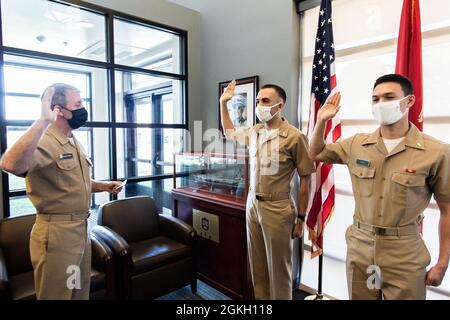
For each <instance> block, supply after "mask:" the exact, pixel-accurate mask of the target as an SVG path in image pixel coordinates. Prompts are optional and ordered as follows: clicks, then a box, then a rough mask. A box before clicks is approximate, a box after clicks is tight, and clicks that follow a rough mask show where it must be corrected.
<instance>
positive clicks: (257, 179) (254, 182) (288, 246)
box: [220, 81, 314, 300]
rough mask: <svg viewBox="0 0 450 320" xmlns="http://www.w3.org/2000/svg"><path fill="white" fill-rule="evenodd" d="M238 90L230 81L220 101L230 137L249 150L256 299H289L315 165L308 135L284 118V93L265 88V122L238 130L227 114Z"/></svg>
mask: <svg viewBox="0 0 450 320" xmlns="http://www.w3.org/2000/svg"><path fill="white" fill-rule="evenodd" d="M235 85H236V82H235V81H233V82H231V83H230V84H229V85H228V87H227V88H226V89H225V91H224V93H223V95H222V96H221V99H220V103H221V117H222V126H223V128H224V130H225V134H226V137H227V138H229V139H234V140H237V141H239V142H240V143H241V144H245V145H249V154H250V188H249V194H248V198H247V243H248V253H249V260H250V269H251V275H252V281H253V287H254V293H255V298H256V299H284V300H290V299H292V258H293V255H292V253H293V241H292V238H295V237H301V235H302V233H303V222H304V219H305V215H306V208H307V205H308V191H309V176H310V174H311V173H312V172H314V163H313V162H312V161H311V160H310V158H309V156H308V143H307V140H306V138H305V136H304V135H303V134H302V133H301V132H300V131H299V130H298V129H297V128H295V127H293V126H291V125H290V124H289V123H288V122H287V121H286V120H285V119H284V118H282V117H281V116H280V112H281V110H282V109H283V108H284V105H285V102H286V93H285V92H284V90H283V89H282V88H280V87H279V86H276V85H266V86H264V87H262V89H261V90H260V91H259V93H258V96H257V98H256V102H257V105H258V106H257V108H256V114H257V116H258V119H259V120H260V121H261V122H262V123H260V124H257V125H255V126H254V127H252V128H238V129H235V128H234V125H233V123H232V121H231V119H230V117H229V114H228V109H227V101H229V100H230V99H231V98H232V97H233V93H234V88H235ZM295 171H297V172H298V174H299V176H301V179H300V193H299V199H300V200H299V201H300V204H299V210H298V211H297V209H296V205H295V202H294V200H293V199H292V197H291V189H292V178H293V176H294V173H295ZM296 215H297V217H296Z"/></svg>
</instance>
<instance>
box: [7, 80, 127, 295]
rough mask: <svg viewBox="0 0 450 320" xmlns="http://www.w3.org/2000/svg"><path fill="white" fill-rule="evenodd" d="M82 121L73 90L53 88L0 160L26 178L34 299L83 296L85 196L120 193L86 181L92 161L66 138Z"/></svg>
mask: <svg viewBox="0 0 450 320" xmlns="http://www.w3.org/2000/svg"><path fill="white" fill-rule="evenodd" d="M86 120H87V111H86V109H84V108H83V106H82V101H81V98H80V93H79V91H78V89H76V88H75V87H72V86H69V85H66V84H54V85H52V86H51V87H49V88H48V89H47V90H46V91H45V93H44V95H43V97H42V112H41V118H40V119H39V120H37V121H36V122H35V123H34V124H33V125H32V126H31V128H30V129H29V130H28V131H27V132H26V133H25V134H24V135H23V136H22V137H21V138H20V139H19V140H18V141H17V142H16V143H15V144H14V145H13V146H12V147H11V148H10V149H9V150H8V151H7V152H6V153H5V155H4V156H3V158H2V163H1V166H2V169H3V170H5V171H7V172H11V173H13V174H16V175H18V176H25V177H26V188H27V194H28V196H29V198H30V200H31V202H32V203H33V205H34V206H35V207H36V210H37V216H36V222H35V224H34V226H33V230H32V232H31V238H30V255H31V262H32V265H33V269H34V278H35V279H34V280H35V288H36V296H37V298H38V299H52V300H54V299H64V300H71V299H73V300H78V299H83V300H85V299H88V298H89V287H90V272H91V247H90V241H89V235H88V232H87V218H88V217H89V208H90V198H91V192H100V191H108V192H110V193H118V192H119V191H120V190H121V186H120V182H100V181H94V180H91V173H90V169H91V167H92V163H91V161H90V160H89V158H88V156H87V155H86V153H85V151H84V150H83V148H82V146H81V144H80V143H79V142H78V141H77V139H75V137H74V136H73V135H72V130H73V129H77V128H78V127H80V126H82V125H83V124H84V123H85V122H86Z"/></svg>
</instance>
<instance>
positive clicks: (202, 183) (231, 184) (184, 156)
mask: <svg viewBox="0 0 450 320" xmlns="http://www.w3.org/2000/svg"><path fill="white" fill-rule="evenodd" d="M174 158H175V159H174V173H176V174H177V176H178V179H174V189H177V191H179V190H181V189H184V191H186V192H190V193H195V194H196V195H203V196H205V197H211V196H214V198H217V197H219V198H221V197H222V198H223V199H226V200H233V199H234V200H237V201H239V202H242V201H244V202H245V200H246V199H247V193H248V156H246V155H239V154H208V153H177V154H175V155H174Z"/></svg>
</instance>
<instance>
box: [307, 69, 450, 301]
mask: <svg viewBox="0 0 450 320" xmlns="http://www.w3.org/2000/svg"><path fill="white" fill-rule="evenodd" d="M340 98H341V97H340V93H339V92H336V93H334V94H332V95H330V97H329V98H328V99H327V101H326V102H325V104H324V105H323V107H322V108H321V109H320V110H319V112H318V115H317V125H316V128H315V131H314V135H313V138H312V140H311V149H310V154H311V157H312V158H313V159H314V160H316V161H323V162H326V163H337V164H345V165H347V166H348V168H349V171H350V176H351V180H352V186H353V191H354V195H355V212H354V223H353V225H352V226H350V227H349V228H348V229H347V232H346V240H347V284H348V291H349V296H350V298H351V299H382V298H384V299H425V296H426V285H431V286H439V285H440V284H441V282H442V279H443V278H444V275H445V272H446V269H447V267H448V262H449V257H450V167H449V164H450V148H449V145H448V144H445V143H443V142H441V141H438V140H436V139H434V138H432V137H430V136H428V135H426V134H423V133H421V132H420V131H419V130H418V129H417V128H416V127H415V126H414V124H412V123H410V122H409V121H408V109H409V108H410V107H412V106H413V105H414V102H415V96H414V94H413V86H412V84H411V82H410V81H409V79H407V78H405V77H403V76H401V75H398V74H389V75H385V76H382V77H380V78H379V79H377V80H376V82H375V85H374V89H373V95H372V113H373V116H374V118H375V120H376V121H377V122H378V123H379V124H380V127H379V128H378V129H377V130H376V131H375V132H374V133H372V134H365V133H363V134H356V135H354V136H352V137H350V138H348V139H344V140H342V141H340V142H338V143H333V144H328V145H326V144H325V141H324V139H323V136H324V130H325V123H326V121H328V120H329V119H331V118H333V117H334V116H335V115H336V113H337V112H338V111H339V108H340V106H339V102H340ZM432 195H433V196H434V198H435V200H436V202H437V204H438V207H439V209H440V213H441V218H440V226H439V239H440V250H439V258H438V260H437V263H436V265H435V266H434V267H432V268H431V269H430V270H428V272H427V270H426V267H427V266H428V265H429V264H430V261H431V257H430V254H429V252H428V250H427V248H426V246H425V243H424V241H423V240H422V237H421V234H420V226H419V224H420V221H421V219H422V213H423V211H424V210H425V209H426V208H427V206H428V204H429V202H430V199H431V196H432Z"/></svg>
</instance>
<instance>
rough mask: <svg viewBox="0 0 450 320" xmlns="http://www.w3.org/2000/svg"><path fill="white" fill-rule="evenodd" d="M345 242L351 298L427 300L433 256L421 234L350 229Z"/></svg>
mask: <svg viewBox="0 0 450 320" xmlns="http://www.w3.org/2000/svg"><path fill="white" fill-rule="evenodd" d="M346 240H347V263H346V264H347V286H348V293H349V298H350V299H352V300H380V299H386V300H410V299H412V300H424V299H425V297H426V285H425V276H426V267H427V266H428V265H429V264H430V261H431V257H430V254H429V252H428V249H427V248H426V246H425V243H424V241H423V240H422V237H421V236H420V234H417V235H403V236H380V235H374V234H373V233H371V232H369V231H365V230H361V229H358V228H356V227H354V226H350V227H349V228H348V229H347V232H346ZM375 274H377V276H376V277H378V281H377V280H376V279H375Z"/></svg>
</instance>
